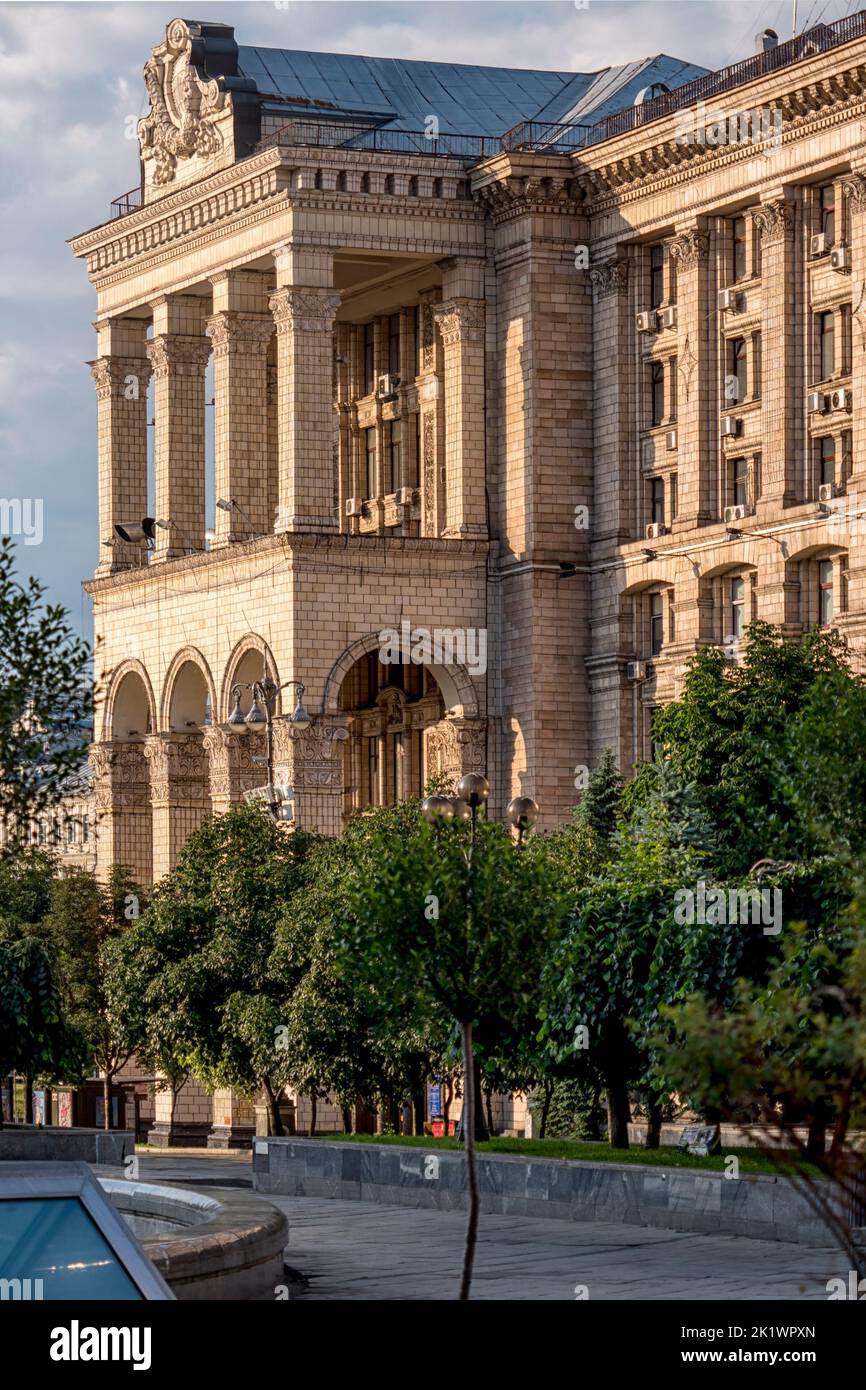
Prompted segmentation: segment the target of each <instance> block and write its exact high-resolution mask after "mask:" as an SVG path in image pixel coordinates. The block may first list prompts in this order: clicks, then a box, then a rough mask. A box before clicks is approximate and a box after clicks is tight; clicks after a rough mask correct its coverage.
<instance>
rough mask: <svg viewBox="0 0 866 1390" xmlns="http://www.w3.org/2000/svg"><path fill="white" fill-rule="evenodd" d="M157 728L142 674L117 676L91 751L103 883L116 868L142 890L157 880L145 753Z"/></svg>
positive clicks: (126, 671)
mask: <svg viewBox="0 0 866 1390" xmlns="http://www.w3.org/2000/svg"><path fill="white" fill-rule="evenodd" d="M154 723H155V708H154V700H153V692H152V690H151V688H150V683H149V681H148V680H147V676H146V674H145V673H144V670H143V668H140V667H138V666H137V665H133V664H130V665H128V666H126V667H123V668H121V669H120V670H119V671H117V672H115V678H114V681H113V683H112V685H111V687H110V688H109V692H108V699H107V702H106V709H105V719H104V721H103V726H102V735H103V737H102V742H100V743H95V744H93V746H92V748H91V751H90V765H91V769H92V772H93V791H94V799H95V810H96V827H95V830H96V867H97V873H98V874H99V876H100V877H101V878H107V876H108V874H109V873H110V871H111V868H112V866H113V865H123V866H124V867H126V868H127V869H128V870H129V871H130V873H131V874H132V875H133V877H134V878H135V879H136V880H137V882H139V883H141V884H142V885H147V884H149V883H151V881H152V879H153V811H152V805H151V786H150V767H149V764H148V761H147V759H146V757H145V754H144V750H145V746H146V740H147V739H148V738H150V736H151V735H152V734H153V730H154Z"/></svg>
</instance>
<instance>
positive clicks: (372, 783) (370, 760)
mask: <svg viewBox="0 0 866 1390" xmlns="http://www.w3.org/2000/svg"><path fill="white" fill-rule="evenodd" d="M367 805H368V806H378V805H379V736H378V734H374V735H373V737H372V738H368V739H367Z"/></svg>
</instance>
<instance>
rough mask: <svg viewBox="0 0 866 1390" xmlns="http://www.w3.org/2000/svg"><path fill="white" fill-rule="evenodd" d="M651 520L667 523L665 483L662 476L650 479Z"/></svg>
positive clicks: (662, 524) (660, 523)
mask: <svg viewBox="0 0 866 1390" xmlns="http://www.w3.org/2000/svg"><path fill="white" fill-rule="evenodd" d="M650 520H651V521H655V522H657V523H658V525H659V526H664V524H665V485H664V480H663V479H662V478H651V479H650Z"/></svg>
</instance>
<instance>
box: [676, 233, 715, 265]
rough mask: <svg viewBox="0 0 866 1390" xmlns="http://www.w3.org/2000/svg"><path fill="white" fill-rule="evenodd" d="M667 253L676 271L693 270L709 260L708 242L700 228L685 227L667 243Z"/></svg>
mask: <svg viewBox="0 0 866 1390" xmlns="http://www.w3.org/2000/svg"><path fill="white" fill-rule="evenodd" d="M667 247H668V253H669V255H670V258H671V260H672V261H673V262H674V264H675V265H676V267H677V269H678V270H681V271H682V270H694V268H695V266H698V265H700V264H702V262H704V261H708V260H709V258H710V240H709V237H708V236H707V234H706V232H705V231H703V230H702V229H701V228H700V227H686V228H685V229H684V230H683V231H681V232H677V234H676V236H674V237H671V239H670V241H669V242H668V243H667Z"/></svg>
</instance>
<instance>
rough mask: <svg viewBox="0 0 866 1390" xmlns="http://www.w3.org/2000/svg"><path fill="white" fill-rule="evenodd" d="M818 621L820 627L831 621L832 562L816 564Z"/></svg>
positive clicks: (822, 561)
mask: <svg viewBox="0 0 866 1390" xmlns="http://www.w3.org/2000/svg"><path fill="white" fill-rule="evenodd" d="M818 621H819V622H820V624H821V626H822V627H827V626H829V624H830V623H832V621H833V561H832V560H819V562H818Z"/></svg>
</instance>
